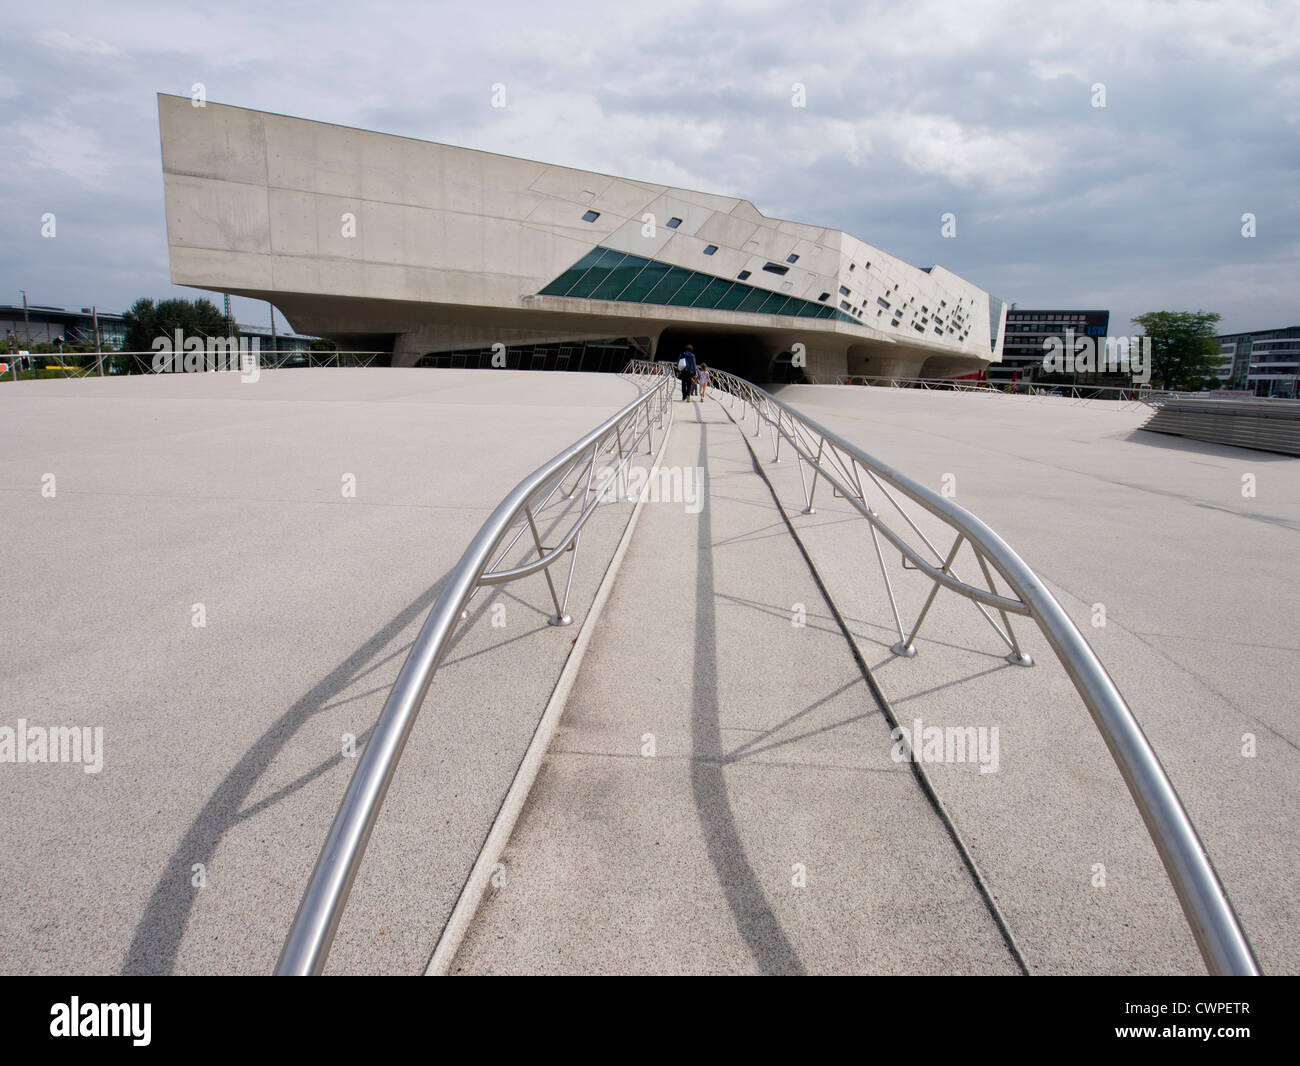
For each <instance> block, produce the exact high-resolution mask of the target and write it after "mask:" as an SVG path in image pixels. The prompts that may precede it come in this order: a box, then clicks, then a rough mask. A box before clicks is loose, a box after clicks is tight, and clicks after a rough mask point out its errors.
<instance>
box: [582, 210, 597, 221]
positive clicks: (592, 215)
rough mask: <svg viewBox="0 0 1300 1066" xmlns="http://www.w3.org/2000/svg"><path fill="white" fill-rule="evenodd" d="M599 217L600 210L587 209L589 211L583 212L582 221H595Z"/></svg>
mask: <svg viewBox="0 0 1300 1066" xmlns="http://www.w3.org/2000/svg"><path fill="white" fill-rule="evenodd" d="M598 218H600V212H599V211H587V212H585V213H584V214H583V216H582V221H583V222H595V221H596V219H598Z"/></svg>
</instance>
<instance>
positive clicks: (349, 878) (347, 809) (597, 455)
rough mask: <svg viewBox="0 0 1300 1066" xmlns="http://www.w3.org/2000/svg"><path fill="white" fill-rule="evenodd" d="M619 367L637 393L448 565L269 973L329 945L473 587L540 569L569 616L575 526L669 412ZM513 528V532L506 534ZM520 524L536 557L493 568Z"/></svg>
mask: <svg viewBox="0 0 1300 1066" xmlns="http://www.w3.org/2000/svg"><path fill="white" fill-rule="evenodd" d="M626 373H628V374H629V375H630V376H632V377H633V378H634V379H635V380H636V383H637V386H638V388H640V389H641V390H642V392H641V395H640V396H638V397H637V398H636V399H635V400H633V401H632V402H631V403H629V404H627V405H626V406H625V407H623V408H622V410H620V411H619V412H618V413H617V414H615V415H613V416H612V417H610V418H608V419H606V420H605V421H604V422H602V423H601V424H600V425H599V426H597V427H596V428H595V429H593V430H592V431H591V432H590V433H588V434H586V435H585V436H584V437H582V438H581V439H580V440H578V441H576V442H575V443H573V444H571V445H569V447H567V448H565V449H564V451H562V452H560V453H559V454H558V455H556V456H555V457H554V458H553V459H551V460H550V461H548V462H546V463H544V464H543V465H542V466H540V467H538V468H537V469H536V470H535V471H533V473H531V474H529V475H528V477H526V478H524V479H523V481H521V482H520V483H519V484H518V485H516V486H515V488H514V489H513V490H512V491H511V492H510V493H509V494H508V495H507V496H506V497H505V499H504V500H502V501H501V503H500V504H499V505H498V506H497V509H496V510H495V511H493V512H492V515H491V517H490V518H488V520H487V521H486V522H485V523H484V524H483V526H482V528H480V529H479V531H478V533H477V534H476V535H475V537H474V539H473V541H471V542H470V545H469V547H468V548H467V549H466V550H465V554H464V555H462V556H461V559H460V562H458V563H457V564H456V566H455V568H454V569H453V570H452V571H451V574H450V575H449V577H448V579H447V583H446V585H445V586H444V587H443V590H442V594H441V595H440V596H439V597H438V601H437V602H436V603H435V604H434V605H433V608H432V610H430V611H429V615H428V617H427V618H426V619H425V622H424V625H423V627H422V628H421V629H420V633H419V636H417V637H416V638H415V643H414V644H413V645H412V646H411V650H410V652H409V653H408V654H407V657H406V661H405V662H404V663H403V664H402V669H401V671H400V672H399V673H398V675H397V680H396V681H395V682H394V683H393V687H392V689H391V690H390V691H389V693H388V699H387V700H386V701H385V703H384V709H383V711H382V712H380V715H379V719H378V721H377V722H376V723H375V727H374V733H373V735H372V737H371V740H370V742H369V743H368V744H367V745H366V748H365V751H364V753H363V754H362V756H361V759H360V761H359V762H358V765H357V769H356V772H355V773H354V774H353V775H352V780H351V781H350V782H349V783H348V788H347V792H346V793H345V794H344V797H343V802H342V803H341V804H340V805H339V810H338V813H337V814H336V815H335V818H334V824H333V826H332V827H331V828H330V832H329V836H328V838H326V841H325V845H324V847H323V848H322V849H321V852H320V856H319V857H318V858H317V860H316V867H315V869H314V870H313V871H312V875H311V879H310V881H309V882H308V884H307V889H306V891H305V892H304V893H303V897H302V902H301V903H300V904H299V906H298V912H297V914H296V915H295V917H294V920H293V926H292V928H291V929H290V930H289V936H288V938H287V939H286V941H285V943H284V947H283V948H282V949H281V952H280V958H279V961H278V962H277V963H276V967H275V973H276V974H277V975H309V974H311V975H315V974H319V973H321V971H322V970H323V969H324V968H325V962H326V959H327V958H328V956H329V950H330V945H331V944H332V943H333V941H334V934H335V932H336V931H337V929H338V924H339V921H340V919H341V918H342V916H343V909H344V907H345V906H346V905H347V900H348V896H349V894H350V893H351V890H352V884H353V881H354V880H355V879H356V875H357V871H358V869H359V868H360V865H361V860H362V857H363V856H364V854H365V850H366V845H367V844H368V843H369V840H370V834H371V832H372V830H373V829H374V827H375V822H376V821H377V819H378V817H379V810H380V807H381V806H382V805H383V802H384V797H385V796H386V795H387V792H388V786H389V783H390V782H391V781H392V778H393V773H394V771H395V770H396V768H397V763H398V760H399V759H400V758H401V756H402V749H403V748H404V747H405V746H406V740H407V738H408V737H409V736H410V733H411V728H412V727H413V726H414V724H415V719H416V716H417V715H418V714H419V713H420V708H421V706H422V705H423V703H424V697H425V694H426V693H427V691H428V688H429V684H430V682H431V681H432V680H433V676H434V674H435V672H436V671H437V669H438V665H439V663H440V662H441V661H442V657H443V654H444V653H445V652H446V650H447V647H448V645H449V643H450V641H451V636H452V632H453V631H454V630H455V628H456V625H457V623H458V622H459V621H461V620H462V619H464V618H465V617H466V610H465V609H466V607H467V606H468V605H469V601H470V600H471V599H472V598H473V596H474V595H475V593H476V592H477V591H478V590H479V589H480V588H485V587H487V586H489V585H492V584H499V583H501V582H504V581H509V580H514V579H515V578H518V577H523V576H525V575H526V574H530V573H535V572H536V571H537V570H541V571H542V572H543V573H544V574H545V576H546V581H547V585H548V587H549V589H550V593H551V599H552V602H553V603H554V604H555V615H553V616H552V618H551V619H550V621H551V624H552V625H568V624H569V623H570V622H572V621H573V620H572V618H570V617H569V616H568V614H566V613H565V608H566V607H567V603H568V596H569V589H570V587H571V585H572V582H573V568H574V564H576V562H577V548H578V542H579V539H580V536H581V532H582V527H583V526H584V525H585V524H586V522H587V520H588V518H590V516H591V515H592V513H593V512H594V511H595V510H596V508H597V506H598V505H599V503H600V502H601V501H602V500H607V499H610V498H612V492H611V489H612V487H613V485H614V483H615V482H616V481H617V482H618V483H619V484H620V485H621V484H622V481H621V479H622V478H623V476H624V474H625V472H626V469H627V467H628V464H629V463H630V462H631V461H632V459H633V457H634V456H635V454H636V453H637V450H638V448H639V447H640V444H641V442H642V441H645V442H646V444H647V450H648V451H649V452H650V454H651V455H653V454H654V451H653V448H654V438H653V428H654V426H655V425H659V426H660V427H662V426H663V425H664V418H665V414H666V412H667V411H668V409H669V399H670V394H671V391H672V390H671V386H672V384H673V381H672V378H671V377H670V376H668V375H667V374H666V373H665V372H664V371H663V370H662V369H661V368H659V367H655V366H653V365H649V366H648V368H637V369H631V370H629V371H627V372H626ZM606 456H608V457H609V458H608V461H609V463H611V464H612V465H609V466H606V465H604V463H603V462H602V460H603V459H604V457H606ZM597 463H602V465H601V467H600V470H601V472H602V474H603V477H604V479H603V481H601V482H600V483H599V484H597V485H595V486H593V480H594V479H595V476H596V473H597ZM584 477H585V480H586V487H585V489H583V490H580V489H579V483H580V482H582V481H583V479H584ZM570 478H572V484H571V487H570V489H569V491H568V492H567V493H565V494H563V495H562V499H573V498H575V497H577V495H578V494H579V492H581V493H582V498H581V500H580V501H579V503H578V506H577V510H578V514H577V516H576V518H574V520H573V525H572V526H571V528H570V529H569V531H568V533H567V534H565V536H564V537H562V538H561V539H560V541H559V542H558V543H557V544H555V545H553V546H552V547H549V548H544V547H543V546H542V541H541V536H540V534H539V531H538V524H537V518H538V515H539V512H541V510H542V508H544V507H545V506H546V505H547V504H548V503H549V501H550V500H551V499H552V498H553V497H554V496H555V494H556V493H557V492H559V491H560V490H561V489H563V487H564V485H565V483H566V482H567V481H569V480H570ZM516 525H517V526H518V527H519V528H518V530H517V531H516V532H515V534H514V536H513V537H512V538H510V539H509V540H507V537H508V535H509V534H510V531H511V529H512V528H513V527H514V526H516ZM525 531H529V532H531V535H532V540H533V545H534V547H535V550H536V552H537V556H538V558H537V559H535V560H533V561H532V562H530V563H529V564H527V565H524V566H516V567H513V568H511V569H508V570H501V569H500V566H501V564H502V563H503V562H504V561H505V559H506V557H507V556H508V555H509V554H510V552H511V551H512V550H513V547H514V545H515V544H516V543H517V542H518V541H519V539H520V538H521V537H522V536H523V534H524V532H525ZM503 542H505V543H504V544H503ZM566 551H572V554H573V559H572V560H571V562H570V564H569V579H568V583H566V585H565V588H564V596H563V598H561V597H560V596H558V595H557V593H556V589H555V583H554V582H553V581H552V580H551V573H550V569H549V568H550V566H551V565H552V564H553V563H555V562H556V561H557V560H558V559H560V558H561V557H562V555H563V554H564V553H565V552H566Z"/></svg>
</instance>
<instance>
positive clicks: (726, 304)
mask: <svg viewBox="0 0 1300 1066" xmlns="http://www.w3.org/2000/svg"><path fill="white" fill-rule="evenodd" d="M751 291H753V290H751V289H750V287H749V286H748V285H741V284H740V282H736V283H735V284H734V285H732V286H731V288H729V289H728V290H727V291H726V292H724V293H723V294H722V299H721V300H719V301H718V302H717V303H716V304H714V305H713V306H714V307H716V308H717V309H718V310H719V311H734V310H736V308H737V307H739V306H740V304H741V301H743V300H744V299H745V297H746V296H748V295H749V294H750V292H751Z"/></svg>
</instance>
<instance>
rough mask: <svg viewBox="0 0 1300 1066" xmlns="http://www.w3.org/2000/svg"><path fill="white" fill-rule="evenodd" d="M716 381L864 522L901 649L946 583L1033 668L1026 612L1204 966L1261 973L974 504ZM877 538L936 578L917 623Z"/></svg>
mask: <svg viewBox="0 0 1300 1066" xmlns="http://www.w3.org/2000/svg"><path fill="white" fill-rule="evenodd" d="M656 365H657V366H659V367H663V368H665V369H667V371H668V372H672V371H671V367H670V366H669V365H668V364H662V363H661V364H649V363H634V364H630V365H629V370H635V371H637V372H640V373H648V372H650V371H651V370H652V369H653V368H654V367H655V366H656ZM709 387H710V389H711V390H712V391H713V393H714V394H715V395H721V396H724V397H726V399H727V402H728V403H730V404H732V405H733V407H734V405H735V404H737V403H739V404H741V405H743V406H742V409H741V422H742V424H745V425H747V423H748V419H749V417H750V416H751V415H752V416H753V419H754V429H753V432H754V435H755V436H756V437H757V436H759V435H760V434H761V432H762V430H763V427H764V426H766V427H767V428H768V431H769V433H770V437H771V442H772V447H773V457H772V458H773V461H774V462H779V461H780V458H781V449H782V445H785V446H787V448H788V450H789V451H791V452H793V453H794V456H795V458H796V461H797V464H798V468H799V478H800V483H801V485H802V487H803V495H804V513H805V514H811V513H813V512H814V501H815V499H816V493H817V488H818V484H819V482H821V481H825V482H827V483H828V484H830V485H831V486H832V488H833V489H834V491H835V492H836V494H837V495H840V496H843V497H844V498H845V499H846V500H847V501H848V503H849V504H850V506H852V507H853V509H854V510H856V511H857V512H858V514H859V515H861V516H862V518H864V519H865V520H866V521H867V523H868V524H869V527H870V531H871V540H872V544H873V546H874V548H875V555H876V558H877V560H878V562H879V564H880V571H881V574H882V577H883V579H884V586H885V589H886V592H887V593H888V598H889V603H890V608H891V610H892V613H893V621H894V625H895V628H896V630H897V633H898V642H897V643H896V644H895V645H894V646H893V651H894V652H895V653H896V654H898V655H903V656H909V657H910V656H913V655H915V654H916V639H917V635H918V634H919V632H920V630H921V626H922V624H923V623H924V622H925V619H926V617H927V615H928V614H929V612H930V608H931V605H932V604H933V603H934V600H935V597H936V596H937V595H938V593H939V590H940V589H941V588H942V589H947V590H949V591H951V592H955V593H957V594H958V595H960V596H963V597H965V598H966V599H968V600H971V601H972V602H973V603H974V604H975V606H976V607H977V608H978V610H979V611H980V613H981V614H983V616H984V618H985V619H986V620H987V621H988V623H989V625H990V626H992V628H993V630H994V631H995V632H996V633H997V634H998V636H999V637H1000V638H1001V640H1002V642H1003V643H1004V644H1005V645H1006V647H1007V648H1008V653H1007V659H1008V660H1009V661H1010V662H1012V663H1015V664H1017V665H1020V666H1030V665H1032V660H1031V659H1030V657H1029V655H1028V654H1026V653H1025V651H1024V650H1023V649H1022V648H1021V646H1020V643H1019V641H1018V640H1017V639H1016V635H1015V632H1014V631H1013V629H1012V627H1011V620H1010V616H1011V615H1018V616H1022V617H1025V618H1028V619H1030V620H1031V621H1033V622H1034V623H1035V624H1036V625H1037V626H1038V629H1039V630H1040V631H1041V632H1042V634H1043V636H1044V637H1045V638H1046V639H1047V642H1048V644H1049V645H1050V646H1051V648H1052V650H1053V652H1055V654H1056V657H1057V659H1058V660H1059V661H1060V663H1061V665H1062V666H1063V667H1064V668H1065V672H1066V674H1067V675H1068V676H1069V678H1070V680H1071V682H1073V684H1074V687H1075V689H1076V690H1077V691H1078V693H1079V695H1080V696H1081V697H1082V699H1083V702H1084V704H1085V706H1086V707H1087V708H1088V712H1089V713H1090V714H1091V716H1092V719H1093V722H1094V723H1095V724H1096V726H1097V729H1098V730H1099V731H1100V733H1101V735H1102V738H1103V739H1104V740H1105V742H1106V746H1107V748H1109V749H1110V753H1111V757H1112V758H1113V759H1114V761H1115V764H1116V766H1118V768H1119V771H1120V774H1121V776H1122V777H1123V779H1124V782H1125V784H1126V785H1127V786H1128V789H1129V792H1130V794H1131V795H1132V797H1133V800H1134V802H1135V803H1136V805H1137V808H1138V810H1139V812H1140V813H1141V815H1142V819H1143V821H1144V822H1145V824H1146V827H1147V831H1148V833H1149V834H1150V836H1151V839H1152V841H1153V842H1154V843H1155V846H1156V850H1157V851H1158V853H1159V855H1160V859H1161V861H1162V862H1163V863H1164V867H1165V870H1166V871H1167V872H1168V874H1169V879H1170V881H1171V882H1172V883H1173V887H1174V891H1175V892H1176V893H1177V895H1178V900H1179V902H1180V903H1181V905H1182V908H1183V913H1184V914H1185V915H1186V918H1187V922H1188V924H1189V926H1190V927H1191V931H1192V934H1193V936H1194V937H1195V938H1196V943H1197V946H1198V947H1199V948H1200V951H1201V955H1202V957H1203V958H1204V959H1205V963H1206V966H1207V967H1208V968H1209V970H1210V972H1211V973H1214V974H1257V973H1258V972H1259V968H1258V963H1257V962H1256V960H1255V957H1254V953H1253V952H1252V950H1251V947H1250V944H1249V942H1248V941H1247V939H1246V935H1245V933H1244V932H1243V931H1242V928H1241V925H1240V922H1239V921H1238V919H1237V915H1236V913H1235V912H1234V911H1233V909H1232V905H1231V903H1230V902H1229V901H1228V897H1227V894H1226V892H1225V891H1224V888H1223V885H1222V884H1221V883H1220V881H1219V877H1218V875H1217V874H1216V873H1215V870H1214V867H1213V865H1212V864H1211V862H1210V859H1209V856H1208V855H1207V854H1206V851H1205V847H1204V845H1202V843H1201V841H1200V838H1199V837H1198V835H1197V833H1196V829H1195V827H1194V826H1193V825H1192V822H1191V819H1190V818H1189V817H1188V815H1187V811H1186V810H1185V809H1184V807H1183V804H1182V801H1181V800H1180V799H1179V797H1178V793H1177V792H1176V791H1175V790H1174V786H1173V784H1172V783H1171V782H1170V781H1169V777H1168V775H1167V774H1166V773H1165V771H1164V768H1163V767H1162V766H1161V765H1160V760H1159V758H1158V757H1157V756H1156V753H1155V751H1154V749H1153V748H1152V747H1151V744H1150V742H1149V741H1148V740H1147V738H1146V736H1145V735H1144V734H1143V732H1142V728H1141V726H1139V725H1138V722H1137V719H1136V718H1135V717H1134V715H1133V712H1132V710H1131V709H1130V708H1129V705H1128V703H1127V702H1125V700H1124V697H1123V696H1122V695H1121V694H1120V692H1119V689H1118V688H1117V687H1116V685H1115V682H1114V681H1113V680H1112V679H1111V677H1110V675H1109V674H1108V673H1107V672H1106V669H1105V667H1103V666H1102V664H1101V661H1100V660H1099V659H1098V658H1097V655H1096V653H1095V652H1094V651H1093V650H1092V648H1091V647H1090V646H1089V644H1088V642H1087V640H1085V639H1084V637H1083V635H1082V633H1080V632H1079V630H1078V628H1077V627H1076V626H1075V625H1074V623H1073V622H1072V621H1071V620H1070V618H1069V616H1068V615H1067V614H1066V613H1065V611H1064V609H1063V608H1062V607H1061V605H1060V604H1059V603H1057V601H1056V598H1055V597H1054V596H1053V595H1052V594H1051V592H1050V591H1049V590H1048V589H1047V587H1046V586H1045V585H1044V584H1043V582H1042V581H1041V580H1040V579H1039V578H1038V576H1037V575H1036V574H1035V573H1034V572H1033V571H1032V570H1031V569H1030V568H1029V566H1028V565H1026V563H1025V562H1024V561H1023V560H1022V559H1021V558H1020V556H1018V555H1017V554H1016V553H1015V552H1014V551H1012V550H1011V548H1010V547H1009V546H1008V545H1007V544H1006V542H1005V541H1003V540H1002V538H1001V537H999V536H998V535H997V534H996V533H995V532H993V530H992V529H990V528H989V527H988V526H986V525H985V524H984V523H983V522H981V521H980V520H979V519H978V518H976V517H975V516H974V515H973V514H971V513H970V512H969V511H966V510H965V509H964V508H962V507H959V506H957V505H956V504H955V503H953V502H952V501H951V500H949V499H946V498H944V497H943V496H940V495H939V494H938V493H936V492H933V491H932V490H930V489H928V488H926V487H925V486H923V485H921V484H919V483H918V482H915V481H913V480H912V479H911V478H909V477H907V476H906V475H904V474H902V473H900V472H899V471H897V470H895V469H893V468H891V467H889V466H886V465H885V464H884V463H882V462H880V461H879V460H877V459H875V458H873V457H872V456H870V455H868V454H867V453H866V452H864V451H863V450H862V449H860V448H859V447H858V446H857V445H855V444H852V443H850V442H849V441H847V440H845V439H844V438H843V437H840V436H839V435H837V434H835V433H833V432H832V431H831V430H829V429H826V428H825V427H823V426H821V425H819V424H817V423H816V422H814V421H812V419H810V418H807V417H806V416H804V415H802V414H800V413H799V412H798V411H797V410H795V409H794V408H793V407H791V406H789V405H788V404H786V403H783V402H782V401H780V400H778V399H777V398H776V397H775V396H772V395H771V394H770V393H768V392H765V391H764V390H762V389H760V388H758V387H757V386H755V385H753V384H751V383H750V382H748V381H745V380H744V379H743V378H738V377H735V376H734V375H732V374H728V373H726V372H724V371H719V370H713V369H710V371H709ZM809 473H810V474H811V478H809V477H808V476H807V474H809ZM906 503H910V504H911V505H914V506H915V507H919V508H920V509H921V510H922V511H924V512H926V513H927V514H929V515H930V516H933V518H934V519H938V521H939V523H941V525H940V526H939V528H941V529H943V530H946V531H947V532H948V533H951V534H952V537H953V540H952V543H951V544H950V545H948V546H947V547H946V548H944V547H940V546H937V545H936V544H935V543H934V540H933V539H932V538H931V537H930V536H928V535H927V534H926V533H925V532H923V531H922V529H921V528H920V526H919V525H918V523H917V521H916V519H915V518H914V517H913V516H912V515H909V513H908V511H907V510H906V509H905V506H904V505H905V504H906ZM882 512H884V514H882ZM886 514H887V515H889V518H888V519H886V517H885V515H886ZM917 517H921V516H919V515H918V516H917ZM931 524H933V523H932V522H931ZM882 538H883V540H884V541H886V542H888V544H890V545H892V546H893V548H895V549H896V550H898V551H899V552H900V553H901V555H902V559H903V565H904V567H905V568H906V569H908V570H915V571H918V572H919V573H921V574H922V575H924V576H925V577H926V578H928V579H929V580H930V581H931V582H932V585H931V588H930V591H929V595H928V596H927V597H926V599H925V602H924V605H923V606H922V607H921V609H920V611H919V613H918V615H917V617H916V618H915V620H914V621H913V622H912V624H911V626H910V628H908V627H906V626H905V625H904V623H903V618H902V615H901V613H900V611H899V607H898V602H897V599H896V598H895V596H894V589H893V584H892V582H891V579H890V576H889V571H888V569H887V568H886V566H885V556H884V553H883V549H882V546H881V540H882ZM963 545H965V546H968V550H969V552H971V553H973V554H974V557H975V562H976V564H977V565H978V568H979V571H980V574H981V576H982V577H983V579H984V583H983V585H980V584H975V583H969V582H966V581H964V580H962V578H961V577H960V575H959V574H958V573H957V572H956V569H955V567H954V564H955V562H956V560H957V557H958V553H959V551H960V550H961V549H962V547H963ZM994 574H997V575H998V577H1000V578H1001V580H1002V584H1003V585H1004V586H1005V589H1001V588H999V586H998V584H997V583H996V582H995V579H994V576H993V575H994ZM995 614H996V616H997V617H996V618H995V617H994V615H995ZM999 622H1000V624H999Z"/></svg>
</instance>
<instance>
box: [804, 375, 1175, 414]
mask: <svg viewBox="0 0 1300 1066" xmlns="http://www.w3.org/2000/svg"><path fill="white" fill-rule="evenodd" d="M804 377H805V378H806V379H807V381H808V383H809V384H811V385H874V386H878V387H883V388H893V389H927V390H932V391H941V392H983V393H990V394H996V395H998V396H1025V397H1028V398H1032V399H1042V398H1044V397H1048V396H1057V397H1064V398H1066V399H1071V400H1074V401H1076V403H1080V404H1086V403H1088V402H1089V401H1090V400H1105V401H1107V402H1108V403H1112V404H1114V403H1118V404H1122V405H1124V409H1125V410H1127V409H1129V408H1130V407H1131V406H1132V405H1134V404H1148V405H1149V404H1151V403H1152V390H1151V388H1150V386H1148V385H1132V386H1116V385H1078V384H1075V385H1066V384H1057V385H1052V384H1045V383H1043V382H1033V381H997V380H992V381H974V380H961V379H957V378H904V377H890V376H888V375H883V374H836V375H834V376H830V377H828V376H825V375H823V376H820V377H819V376H817V375H814V374H805V375H804Z"/></svg>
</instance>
